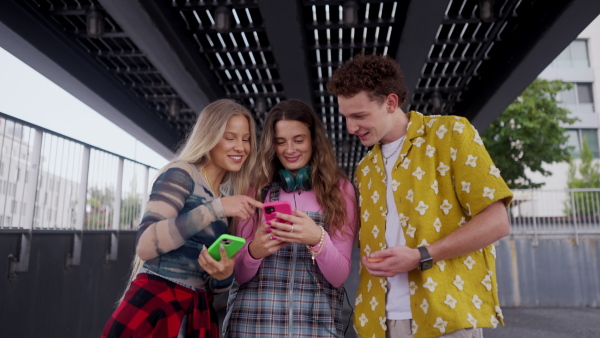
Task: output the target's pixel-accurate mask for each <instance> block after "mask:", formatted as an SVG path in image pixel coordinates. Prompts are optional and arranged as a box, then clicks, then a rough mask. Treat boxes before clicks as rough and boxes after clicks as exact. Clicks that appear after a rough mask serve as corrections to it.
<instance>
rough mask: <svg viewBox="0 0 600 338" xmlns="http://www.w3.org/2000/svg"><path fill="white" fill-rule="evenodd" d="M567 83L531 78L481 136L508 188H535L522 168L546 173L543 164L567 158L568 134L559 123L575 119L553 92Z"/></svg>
mask: <svg viewBox="0 0 600 338" xmlns="http://www.w3.org/2000/svg"><path fill="white" fill-rule="evenodd" d="M571 88H572V86H571V84H570V83H565V82H562V81H558V80H557V81H547V80H543V79H535V80H534V81H533V82H532V83H531V84H530V85H529V86H528V87H527V89H525V91H524V92H523V93H521V95H520V96H519V97H517V99H516V100H515V101H514V102H513V103H512V104H511V105H510V106H508V108H506V110H505V111H504V112H503V113H502V114H501V115H500V117H499V118H498V119H497V120H496V121H495V122H494V123H493V124H492V125H491V126H490V127H489V128H488V129H487V130H486V131H485V132H484V133H483V134H482V135H481V138H482V139H483V142H484V144H485V146H486V148H487V150H488V152H489V153H490V156H491V157H492V160H493V161H494V163H495V165H496V167H498V169H500V172H501V174H502V178H504V180H505V181H506V183H507V184H508V186H509V187H510V188H511V189H527V188H539V187H541V186H542V185H543V183H535V182H532V181H531V179H529V178H528V177H527V175H526V170H527V169H529V171H530V172H539V173H541V174H542V175H543V176H549V175H550V174H551V172H549V171H547V170H544V168H543V167H542V165H543V164H544V163H548V164H550V163H558V162H566V161H568V160H569V156H570V155H569V150H570V149H569V148H568V147H567V146H566V144H567V140H568V136H567V134H566V133H565V128H563V127H561V125H570V124H573V123H574V122H575V121H577V119H576V118H569V116H568V115H569V111H568V110H567V109H564V108H561V107H559V106H558V104H559V101H558V100H557V99H556V94H557V93H558V92H560V91H563V90H567V89H571Z"/></svg>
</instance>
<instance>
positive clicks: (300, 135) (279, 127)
mask: <svg viewBox="0 0 600 338" xmlns="http://www.w3.org/2000/svg"><path fill="white" fill-rule="evenodd" d="M275 153H276V154H277V158H279V161H281V164H283V167H284V168H285V169H287V170H289V171H290V172H292V173H294V174H295V173H296V172H297V171H298V170H299V169H302V168H303V167H305V166H307V165H308V162H309V161H310V158H311V156H312V139H311V137H310V130H308V127H307V126H306V125H305V124H304V123H302V122H299V121H294V120H281V121H278V122H277V123H275Z"/></svg>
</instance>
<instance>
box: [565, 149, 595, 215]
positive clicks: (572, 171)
mask: <svg viewBox="0 0 600 338" xmlns="http://www.w3.org/2000/svg"><path fill="white" fill-rule="evenodd" d="M581 148H582V149H581V165H580V166H579V170H578V169H577V164H575V162H574V161H573V158H571V159H570V160H569V176H568V181H567V186H568V187H569V188H570V189H583V188H600V164H598V163H593V159H594V156H593V155H592V151H591V150H590V147H589V146H588V143H587V140H586V139H585V138H584V139H583V144H582V147H581ZM577 172H579V175H577ZM598 197H599V196H598V192H592V191H572V192H571V196H569V199H567V201H566V202H565V213H566V214H567V215H570V216H572V215H573V214H575V215H578V216H585V215H590V214H592V213H594V212H597V211H598V210H599V209H600V205H599V204H600V200H599V198H598ZM573 203H574V204H575V208H573ZM574 211H575V212H574Z"/></svg>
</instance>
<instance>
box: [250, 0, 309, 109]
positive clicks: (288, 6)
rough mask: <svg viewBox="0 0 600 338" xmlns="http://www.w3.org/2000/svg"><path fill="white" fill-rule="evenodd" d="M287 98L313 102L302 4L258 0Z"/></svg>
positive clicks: (275, 0)
mask: <svg viewBox="0 0 600 338" xmlns="http://www.w3.org/2000/svg"><path fill="white" fill-rule="evenodd" d="M258 7H259V8H260V13H261V15H262V17H263V20H264V25H265V30H266V33H267V37H268V39H269V44H270V45H271V49H272V51H273V57H274V58H275V62H276V63H277V67H278V70H279V75H280V77H281V82H282V84H283V90H284V92H285V94H286V97H287V98H290V99H291V98H293V99H298V100H302V101H304V102H306V103H308V104H312V103H313V102H314V101H313V96H312V93H311V88H312V87H311V82H310V77H309V74H310V68H309V62H308V55H307V53H308V52H307V49H306V47H305V46H306V37H305V35H304V34H305V29H304V20H303V18H302V8H301V4H300V3H299V2H298V1H281V0H258Z"/></svg>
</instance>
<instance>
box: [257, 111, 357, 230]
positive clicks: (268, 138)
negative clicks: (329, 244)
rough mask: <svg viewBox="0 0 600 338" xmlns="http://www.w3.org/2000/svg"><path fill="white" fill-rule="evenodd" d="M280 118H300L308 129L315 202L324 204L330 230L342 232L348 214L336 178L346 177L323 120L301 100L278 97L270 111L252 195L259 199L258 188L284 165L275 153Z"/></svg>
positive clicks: (322, 205) (261, 141) (259, 191)
mask: <svg viewBox="0 0 600 338" xmlns="http://www.w3.org/2000/svg"><path fill="white" fill-rule="evenodd" d="M282 120H287V121H298V122H301V123H303V124H304V125H306V126H307V127H308V130H310V137H311V142H312V156H311V158H310V161H309V162H308V165H310V166H311V167H312V170H311V175H310V176H311V177H310V179H311V185H312V189H313V191H314V192H315V196H316V197H317V202H318V204H319V205H320V206H321V208H323V212H324V214H325V217H326V220H327V222H328V223H329V224H331V227H330V228H329V232H330V233H331V234H334V233H336V232H337V233H338V234H343V233H344V232H343V230H342V229H343V227H344V224H345V223H347V222H348V216H347V210H346V202H345V201H344V196H343V192H342V191H341V189H340V185H339V179H340V178H346V174H344V172H343V171H341V170H340V169H339V168H338V166H337V162H336V158H335V154H334V152H333V148H332V146H331V143H330V142H329V140H328V139H327V134H326V133H325V128H324V127H323V123H322V122H321V120H320V119H319V118H318V116H317V114H316V113H315V112H314V110H313V109H312V108H311V107H310V106H309V105H307V104H306V103H304V102H302V101H298V100H286V101H281V102H280V103H278V104H277V105H275V106H274V107H273V108H272V109H271V110H270V111H269V114H268V116H267V119H266V121H265V125H264V128H263V132H262V135H261V138H260V150H261V151H260V154H259V155H258V160H257V166H256V170H254V176H253V188H254V189H255V193H256V196H255V198H256V199H258V200H260V199H261V197H262V196H261V191H262V190H263V189H264V188H265V187H266V186H267V185H268V184H269V183H271V182H272V181H274V180H275V179H276V177H275V173H276V172H277V171H278V170H279V169H285V168H284V167H283V165H282V164H281V162H280V161H279V159H278V158H277V156H276V154H275V125H276V124H277V122H279V121H282ZM261 202H264V201H261ZM355 209H356V208H355ZM258 217H260V215H259V216H258ZM257 224H258V222H257Z"/></svg>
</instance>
